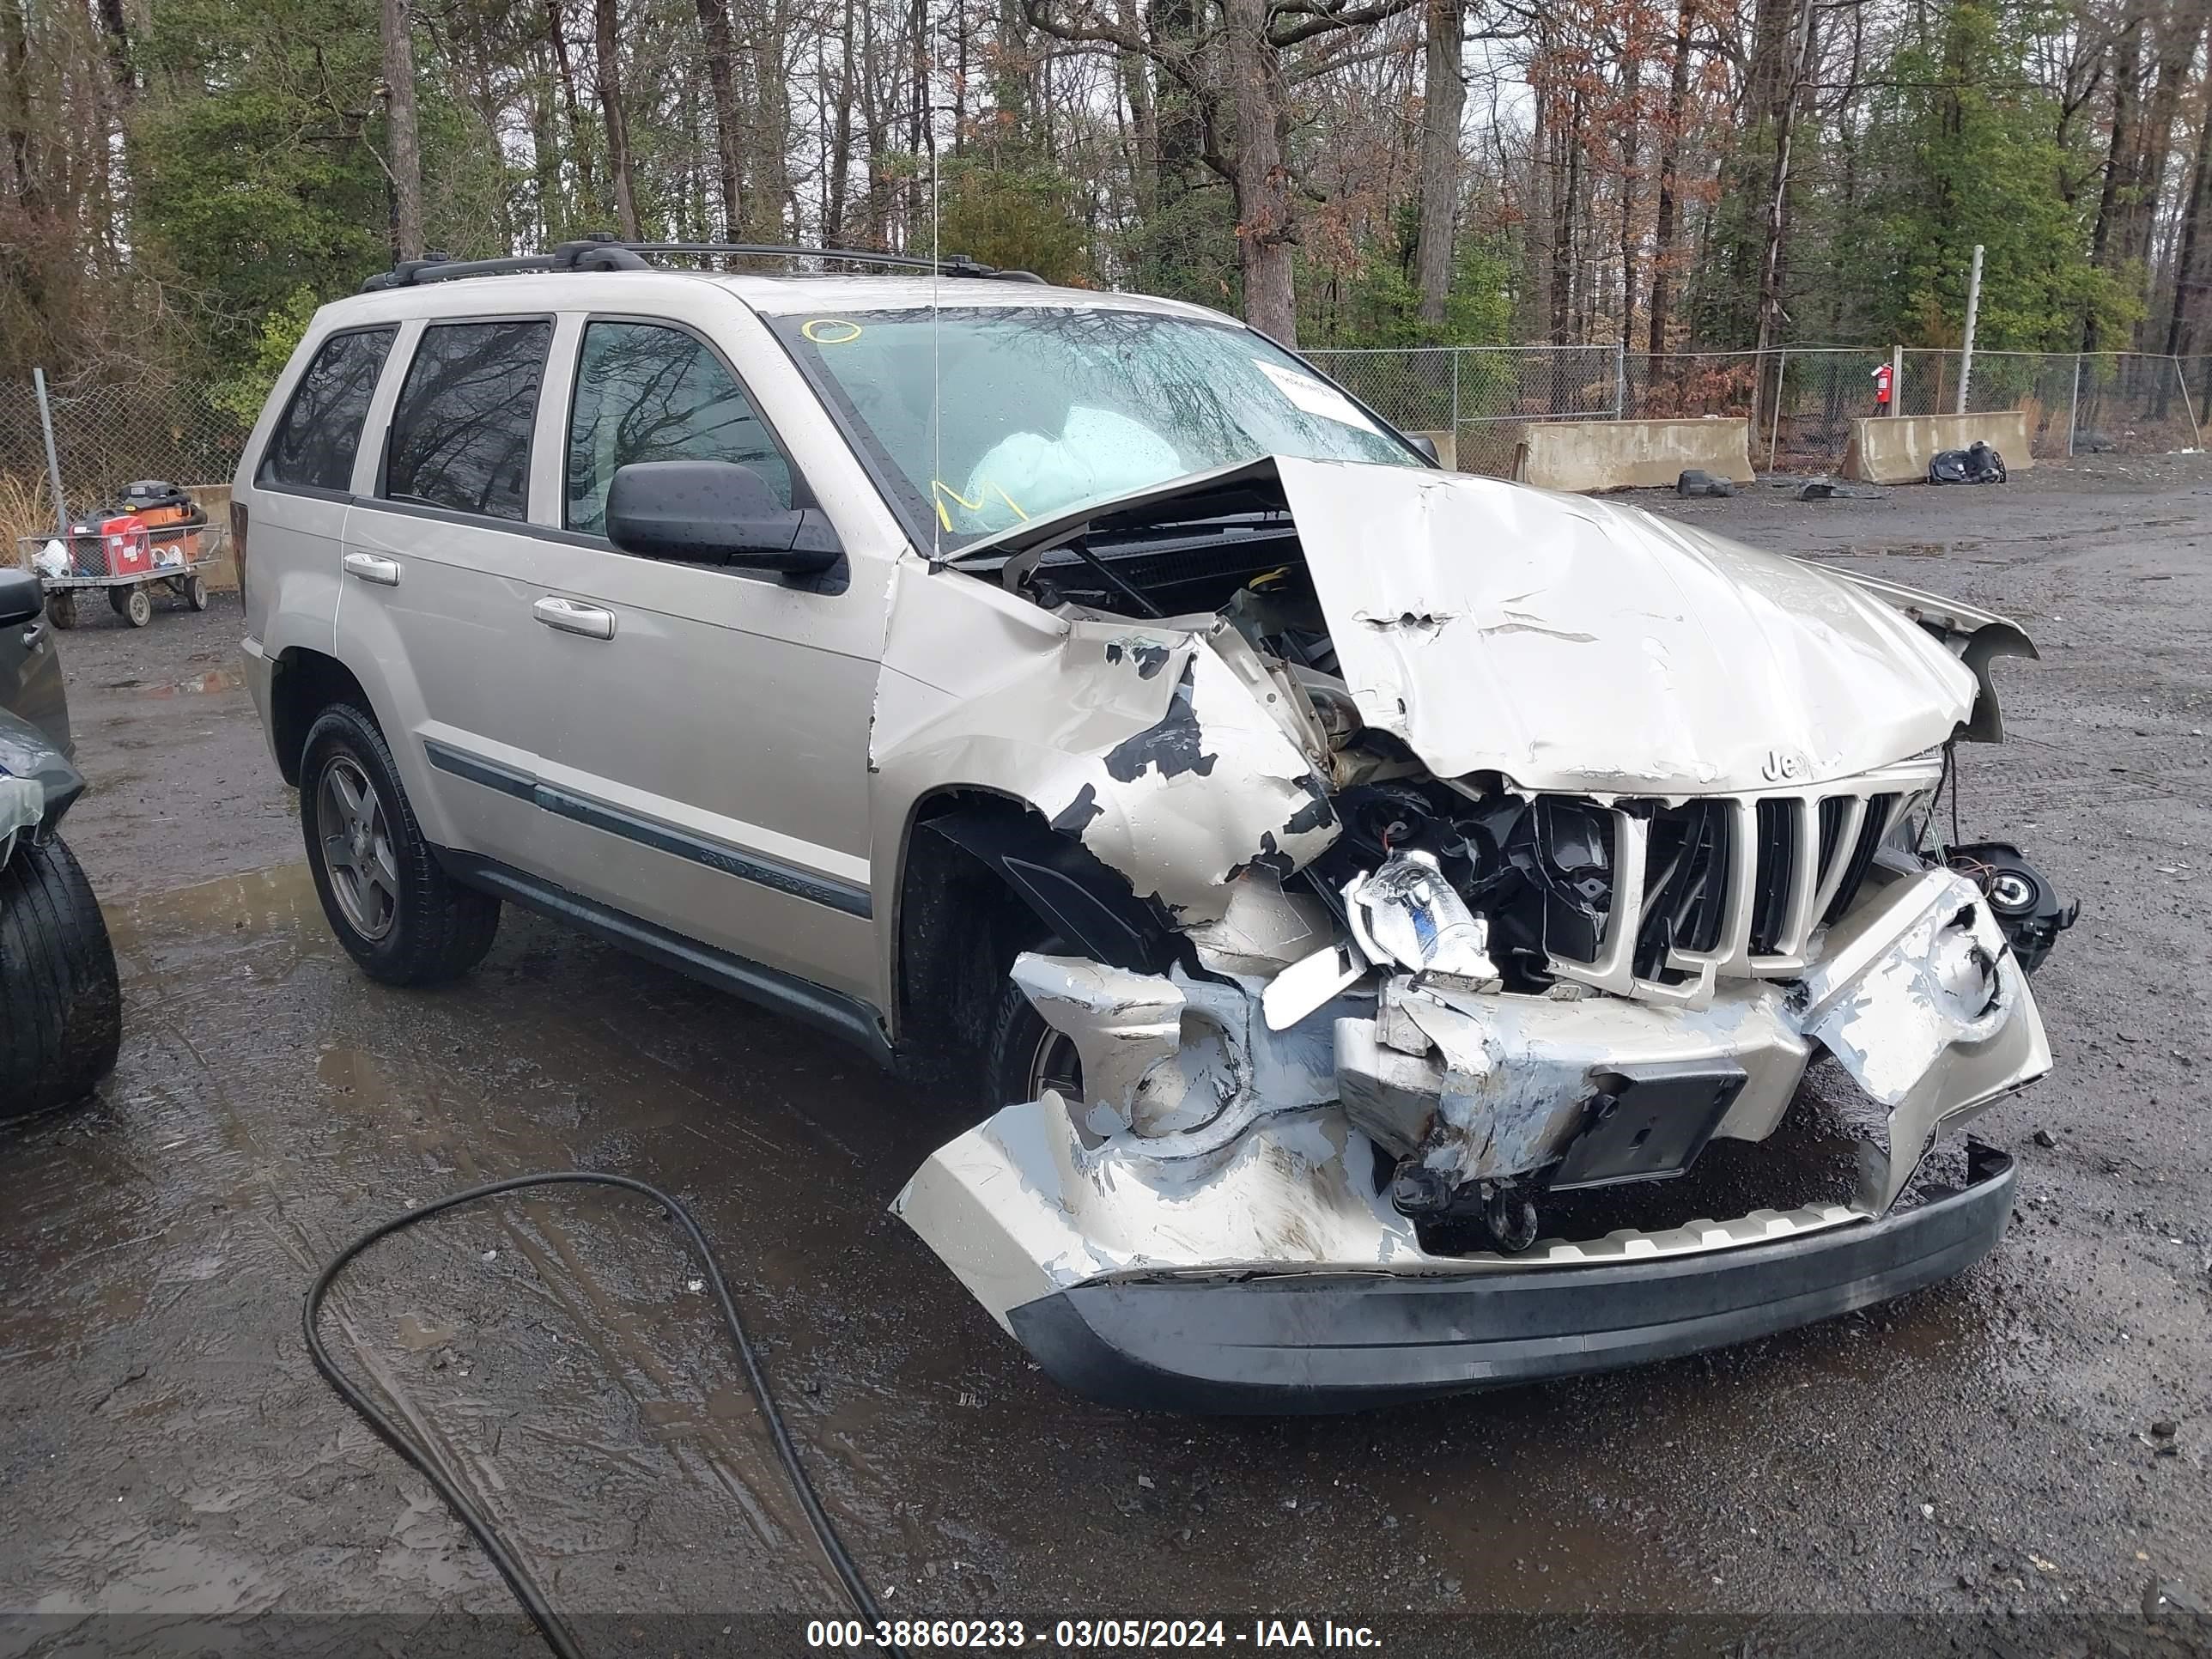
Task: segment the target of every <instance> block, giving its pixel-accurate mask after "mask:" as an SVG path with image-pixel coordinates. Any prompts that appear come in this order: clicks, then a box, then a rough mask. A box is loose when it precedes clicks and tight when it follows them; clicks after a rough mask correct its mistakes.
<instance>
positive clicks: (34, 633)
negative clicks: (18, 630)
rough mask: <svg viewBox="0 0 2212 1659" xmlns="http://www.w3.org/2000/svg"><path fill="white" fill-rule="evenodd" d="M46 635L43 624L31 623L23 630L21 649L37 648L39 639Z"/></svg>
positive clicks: (31, 649)
mask: <svg viewBox="0 0 2212 1659" xmlns="http://www.w3.org/2000/svg"><path fill="white" fill-rule="evenodd" d="M45 638H46V627H45V625H44V624H43V623H32V624H31V625H30V626H29V627H28V628H27V629H24V630H23V649H24V650H26V651H35V650H37V649H38V648H39V644H40V641H42V640H44V639H45Z"/></svg>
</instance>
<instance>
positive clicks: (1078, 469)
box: [766, 307, 1423, 552]
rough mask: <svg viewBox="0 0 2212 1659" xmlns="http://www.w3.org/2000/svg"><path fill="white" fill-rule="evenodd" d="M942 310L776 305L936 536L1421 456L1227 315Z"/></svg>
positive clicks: (945, 538)
mask: <svg viewBox="0 0 2212 1659" xmlns="http://www.w3.org/2000/svg"><path fill="white" fill-rule="evenodd" d="M936 319H937V325H936V327H935V328H934V329H933V328H932V326H931V313H928V312H927V311H884V312H865V311H861V312H846V313H839V314H837V315H836V316H822V317H808V316H804V315H791V316H780V317H769V318H768V319H766V320H767V322H768V323H769V326H770V327H772V328H774V329H775V331H776V333H777V334H778V335H779V336H780V337H781V338H782V340H783V342H784V343H785V344H786V345H787V347H788V348H789V349H790V350H791V351H792V353H793V356H796V357H797V358H798V359H799V362H800V363H801V365H802V366H803V367H804V368H805V369H806V371H807V373H808V374H810V375H811V377H812V378H813V380H814V382H815V384H816V386H818V387H819V388H820V389H821V390H822V392H823V393H824V394H825V396H826V397H827V398H828V399H829V404H830V406H831V408H832V409H833V410H835V411H836V414H837V415H838V416H839V417H840V419H841V420H842V422H844V424H845V425H846V427H847V428H848V431H849V432H850V433H851V435H853V437H854V440H855V441H857V442H858V443H859V445H860V448H861V450H862V452H863V453H864V454H865V455H866V457H867V459H869V461H870V462H871V463H872V466H873V468H874V470H875V471H876V472H877V474H878V477H880V478H881V479H882V480H883V481H884V483H886V484H887V485H888V486H890V489H891V491H892V493H893V494H894V495H896V497H897V505H898V507H899V509H900V512H901V513H902V515H903V516H904V517H905V518H906V519H907V520H908V528H909V529H910V531H911V532H913V533H914V535H915V538H916V539H917V542H918V544H920V545H921V546H922V547H925V548H927V547H931V546H933V545H934V546H936V547H939V548H941V549H942V550H945V551H948V552H949V551H951V550H953V549H956V548H958V547H961V546H963V545H965V544H967V543H969V542H972V541H974V540H975V539H976V538H979V537H982V536H987V535H991V534H993V533H994V532H998V531H1001V530H1006V529H1009V528H1011V527H1012V526H1015V525H1018V524H1020V523H1023V522H1024V521H1025V520H1030V519H1039V518H1049V517H1051V516H1053V515H1054V513H1060V512H1062V511H1064V510H1066V508H1069V507H1077V506H1079V505H1081V504H1082V503H1084V502H1085V501H1098V500H1104V499H1108V498H1110V497H1113V496H1117V495H1127V494H1128V493H1129V492H1130V491H1132V490H1135V489H1144V488H1146V486H1148V485H1152V484H1157V483H1166V482H1167V481H1168V480H1170V479H1171V478H1181V477H1188V476H1189V475H1190V474H1192V473H1194V472H1206V471H1212V469H1214V468H1215V467H1220V466H1228V465H1235V464H1237V463H1241V462H1244V461H1252V460H1257V459H1260V458H1261V456H1263V455H1296V456H1301V457H1304V458H1307V459H1313V460H1338V461H1383V462H1397V463H1399V464H1401V465H1407V466H1419V465H1422V464H1423V462H1422V459H1421V457H1420V456H1419V454H1418V453H1416V452H1415V451H1413V449H1412V448H1410V447H1407V445H1406V444H1405V443H1403V442H1401V441H1400V440H1398V439H1397V438H1395V437H1393V436H1391V435H1389V433H1387V432H1385V431H1384V430H1383V428H1382V427H1381V426H1380V425H1379V424H1378V423H1377V422H1376V421H1374V420H1373V419H1372V418H1371V417H1370V416H1368V415H1367V414H1366V413H1365V411H1364V410H1361V409H1360V408H1359V407H1358V405H1357V404H1354V403H1352V401H1351V400H1350V399H1349V398H1346V397H1345V395H1344V394H1343V393H1342V392H1339V391H1337V390H1336V388H1335V387H1334V386H1330V385H1329V384H1328V382H1327V381H1325V380H1320V379H1318V378H1316V376H1315V374H1314V373H1313V371H1312V370H1311V369H1310V368H1307V367H1306V366H1305V365H1304V364H1303V363H1301V362H1299V361H1298V360H1297V358H1295V357H1293V356H1291V355H1290V354H1289V353H1288V352H1286V351H1285V350H1283V349H1281V348H1280V347H1279V346H1277V345H1275V344H1273V343H1272V342H1270V341H1268V340H1267V339H1265V338H1263V337H1261V336H1260V335H1257V334H1254V333H1250V332H1249V331H1246V330H1243V329H1241V328H1237V327H1235V326H1234V325H1229V324H1220V323H1207V322H1200V321H1197V320H1194V319H1188V318H1182V317H1164V316H1158V315H1153V314H1151V313H1145V312H1135V311H1115V310H1093V309H1087V308H1086V309H1080V310H1078V309H1072V308H1070V309H1063V308H1060V307H1019V308H1016V307H1002V308H997V309H986V308H983V307H947V308H945V309H944V310H941V311H939V312H938V313H936ZM933 335H934V338H933ZM933 386H935V388H936V394H937V395H936V396H935V397H934V398H933V396H932V387H933ZM933 406H934V407H936V408H940V409H942V410H943V411H944V413H943V417H942V418H943V430H942V432H941V433H939V432H937V431H935V430H933V423H932V420H931V410H932V409H933Z"/></svg>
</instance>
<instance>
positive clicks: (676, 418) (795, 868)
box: [531, 318, 885, 1000]
mask: <svg viewBox="0 0 2212 1659" xmlns="http://www.w3.org/2000/svg"><path fill="white" fill-rule="evenodd" d="M557 356H558V358H559V360H560V362H561V365H562V369H563V370H564V371H573V382H574V384H573V389H572V391H571V392H570V395H569V397H568V411H569V414H568V422H567V430H566V433H565V440H566V441H565V445H564V449H565V454H564V458H563V475H562V477H563V481H562V492H561V501H562V507H561V513H562V520H563V526H564V529H565V531H566V532H567V533H566V535H565V536H564V537H563V538H562V539H561V540H560V541H559V542H558V543H550V544H547V545H546V547H545V549H544V564H543V566H542V567H541V568H540V570H539V573H538V574H539V580H538V582H537V584H536V585H535V586H533V587H532V589H531V594H532V602H533V604H534V605H536V606H537V612H536V615H537V625H536V631H537V633H538V641H537V644H538V653H539V661H540V662H541V663H543V664H544V665H545V666H544V671H543V672H542V674H541V676H540V678H542V679H543V681H544V684H547V685H549V686H550V687H552V688H553V691H552V702H553V705H554V708H555V709H556V716H557V717H556V720H555V722H554V729H553V736H552V738H551V745H550V753H549V754H548V755H547V756H546V757H545V763H544V767H543V769H542V776H543V778H544V784H545V787H544V789H543V790H541V792H540V804H541V805H543V806H544V807H545V808H546V812H545V817H546V820H547V823H546V828H545V829H544V836H545V837H546V845H547V847H548V848H549V849H550V857H551V858H552V859H553V860H554V861H555V862H556V863H557V865H558V866H560V868H561V870H562V872H563V875H562V881H563V882H564V884H567V885H569V886H572V887H574V888H577V889H578V890H581V891H582V892H583V893H584V894H585V895H586V896H587V897H590V898H593V899H597V900H599V901H600V902H604V903H607V904H611V905H613V906H615V907H617V908H620V909H622V910H624V911H627V912H629V914H631V915H635V916H638V917H641V918H643V919H644V920H646V921H650V922H653V923H655V924H657V925H659V926H660V927H665V928H669V929H671V930H672V931H674V932H676V933H681V934H684V935H685V936H686V937H688V938H690V939H696V940H699V941H701V942H702V943H704V944H707V945H712V946H714V947H715V948H717V949H719V950H721V951H727V952H729V953H732V954H733V955H736V956H738V957H744V958H745V959H746V960H747V961H749V962H752V963H761V964H763V965H765V966H767V967H769V968H770V969H777V970H780V971H781V972H784V973H787V974H790V975H796V976H797V977H799V978H801V979H805V980H808V981H812V982H814V983H817V984H820V985H825V986H827V987H829V988H831V989H833V990H836V991H840V992H842V993H844V994H848V995H850V996H855V997H859V998H860V999H861V1000H872V997H873V995H874V987H875V982H876V947H875V934H874V928H873V923H872V917H871V908H870V900H869V890H868V862H869V857H868V855H869V829H868V789H867V748H868V724H869V714H870V710H871V708H872V702H873V696H874V691H875V681H876V658H877V653H878V647H879V644H880V641H881V639H882V635H883V616H884V604H885V592H884V584H883V580H882V566H881V565H880V563H878V562H874V561H855V562H854V564H855V565H856V567H857V568H856V569H854V570H840V571H835V572H832V573H830V574H829V577H828V578H827V579H809V580H808V581H807V582H806V583H805V585H803V586H800V585H793V584H790V583H787V582H785V581H784V580H781V579H779V578H777V577H775V576H774V575H769V574H761V573H750V572H743V571H736V570H731V569H727V568H720V567H709V566H704V565H689V564H678V563H671V562H665V561H660V560H653V559H644V558H638V557H634V556H630V555H629V554H625V553H620V552H617V551H616V550H614V548H613V546H612V544H610V543H609V542H608V541H607V540H606V539H605V505H606V494H607V487H608V485H609V483H611V480H612V478H613V477H614V472H615V469H616V468H617V467H620V466H623V465H627V464H629V462H632V461H645V460H669V459H713V460H726V461H735V462H739V463H742V464H744V465H749V466H751V467H753V468H754V469H755V470H757V471H759V472H760V473H761V474H762V476H763V477H765V478H766V479H767V480H768V481H769V483H770V485H771V487H772V488H773V489H775V491H776V492H777V494H778V495H779V496H780V497H781V500H782V501H783V502H784V504H786V505H789V504H790V503H791V501H793V497H794V494H795V493H796V494H797V495H799V499H800V500H801V501H802V503H803V502H804V501H806V500H807V499H809V498H808V497H806V496H805V488H806V486H805V481H804V480H803V479H802V478H800V477H799V476H798V475H797V473H796V472H795V471H794V469H793V466H792V465H791V463H790V461H789V460H788V459H787V456H786V454H785V453H784V451H783V450H782V448H781V446H780V445H779V444H778V442H777V441H776V439H775V435H774V433H773V432H772V431H771V430H770V429H769V428H768V426H767V425H766V424H765V423H764V422H763V420H762V419H761V417H760V416H759V413H758V411H757V408H756V406H755V404H754V402H753V400H752V399H751V398H750V396H749V395H748V393H747V392H746V390H745V388H744V385H743V383H742V381H741V380H740V379H739V377H738V374H737V372H736V371H735V370H734V369H733V368H732V366H731V364H730V363H729V362H728V361H727V360H726V358H725V357H724V356H722V355H721V353H720V352H719V351H718V350H717V349H715V348H714V346H713V345H711V344H710V343H708V340H707V339H706V337H704V335H703V334H702V333H696V332H693V331H691V330H690V329H689V328H685V327H680V326H677V325H674V324H672V323H669V322H661V321H643V320H637V319H622V318H588V319H574V320H573V321H572V323H571V325H570V327H569V328H568V329H567V330H564V333H563V339H562V345H561V348H560V349H559V352H558V354H557Z"/></svg>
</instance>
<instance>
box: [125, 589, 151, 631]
mask: <svg viewBox="0 0 2212 1659" xmlns="http://www.w3.org/2000/svg"><path fill="white" fill-rule="evenodd" d="M123 591H124V592H126V593H128V594H129V595H130V596H131V597H130V598H129V599H125V600H124V602H123V620H124V621H125V622H127V623H130V624H131V626H132V627H133V628H143V627H144V626H145V625H146V624H147V623H149V622H151V621H153V620H154V596H153V595H152V594H151V593H149V592H147V591H146V584H145V583H143V582H138V583H135V584H134V585H132V586H130V587H126V588H125V589H124V590H123Z"/></svg>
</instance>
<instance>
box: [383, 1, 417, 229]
mask: <svg viewBox="0 0 2212 1659" xmlns="http://www.w3.org/2000/svg"><path fill="white" fill-rule="evenodd" d="M383 27H384V112H385V129H386V144H385V149H386V155H385V158H384V165H385V167H386V171H387V172H388V173H389V174H390V176H391V179H392V252H393V253H395V254H396V255H398V257H399V258H402V259H419V258H422V141H421V139H420V137H419V136H418V135H417V133H416V125H415V7H414V3H413V0H384V17H383Z"/></svg>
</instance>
